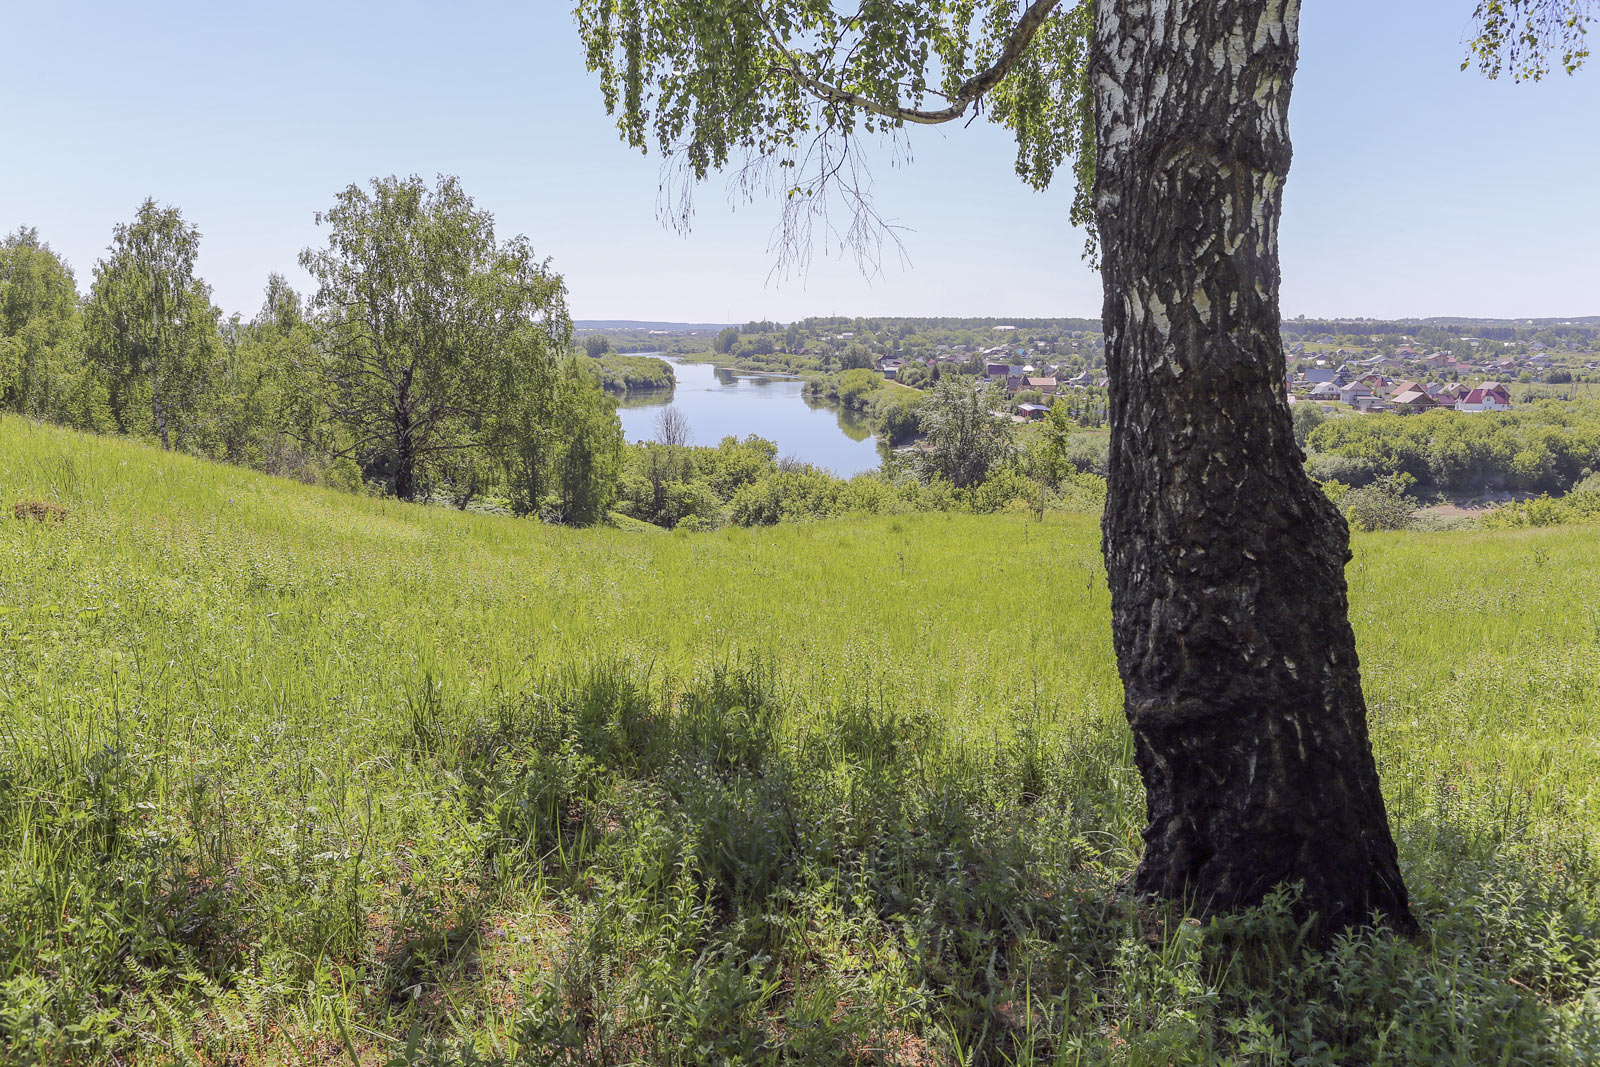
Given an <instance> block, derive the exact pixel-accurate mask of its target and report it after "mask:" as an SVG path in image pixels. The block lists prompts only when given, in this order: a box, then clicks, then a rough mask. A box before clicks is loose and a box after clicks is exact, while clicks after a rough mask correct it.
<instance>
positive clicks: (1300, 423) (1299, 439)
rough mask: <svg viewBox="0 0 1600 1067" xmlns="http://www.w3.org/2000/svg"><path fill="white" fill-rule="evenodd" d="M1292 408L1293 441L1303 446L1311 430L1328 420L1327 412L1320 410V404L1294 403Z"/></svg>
mask: <svg viewBox="0 0 1600 1067" xmlns="http://www.w3.org/2000/svg"><path fill="white" fill-rule="evenodd" d="M1292 410H1293V416H1292V417H1293V419H1294V443H1295V444H1297V445H1299V446H1300V447H1301V448H1305V447H1306V441H1307V439H1308V438H1310V436H1311V431H1312V430H1315V429H1316V428H1317V427H1318V426H1321V425H1322V424H1323V423H1324V422H1327V421H1328V413H1327V412H1325V411H1323V410H1322V405H1321V404H1296V405H1294V408H1293V409H1292Z"/></svg>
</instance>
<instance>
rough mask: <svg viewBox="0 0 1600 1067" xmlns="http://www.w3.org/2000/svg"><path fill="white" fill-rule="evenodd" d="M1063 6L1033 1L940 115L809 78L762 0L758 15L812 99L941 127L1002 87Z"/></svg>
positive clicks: (1052, 1)
mask: <svg viewBox="0 0 1600 1067" xmlns="http://www.w3.org/2000/svg"><path fill="white" fill-rule="evenodd" d="M1059 4H1060V0H1033V3H1032V4H1030V5H1029V6H1028V9H1027V10H1026V11H1024V12H1023V13H1022V18H1021V19H1020V20H1018V22H1017V25H1016V28H1015V29H1013V30H1012V31H1011V36H1010V37H1008V38H1007V39H1006V46H1005V49H1004V50H1003V51H1002V52H1001V53H1000V57H999V58H998V59H996V60H995V61H994V63H993V64H991V65H990V66H989V67H988V68H987V69H985V70H981V71H979V72H978V73H977V74H974V75H973V76H972V77H970V78H968V79H967V80H966V81H964V82H962V83H961V88H960V90H958V91H957V93H956V95H955V96H954V97H951V98H949V99H950V106H949V107H944V108H940V109H939V110H937V111H924V110H922V109H921V108H911V107H902V106H900V105H899V104H881V103H879V102H878V101H876V100H872V99H869V98H868V97H865V96H862V95H861V94H860V93H852V92H850V91H849V90H847V89H841V88H839V87H838V86H837V85H833V84H830V83H828V82H825V81H823V80H822V79H820V78H816V77H813V76H811V75H810V74H807V73H806V72H805V71H803V70H801V69H800V61H799V59H798V58H797V57H796V56H795V54H794V53H793V52H791V51H789V46H788V45H787V44H785V43H784V40H783V38H782V37H781V36H779V34H778V31H777V28H776V27H774V26H773V24H772V20H771V19H770V18H768V17H767V12H766V9H765V8H764V7H763V6H762V5H761V3H760V0H754V6H755V10H756V14H757V16H758V17H759V18H760V19H761V25H762V26H763V27H765V28H766V31H767V37H768V38H769V39H770V40H771V42H772V47H773V48H775V49H777V50H778V52H779V53H780V54H781V55H782V56H783V57H784V59H785V60H787V66H786V68H785V70H786V72H787V73H788V75H789V76H790V77H791V78H793V79H794V80H795V81H797V82H799V83H800V85H802V86H803V87H804V88H806V89H807V90H809V91H810V92H811V94H812V95H814V96H816V97H817V98H819V99H821V100H826V101H828V102H829V103H833V104H843V105H845V106H847V107H854V108H860V109H861V110H863V111H870V112H871V113H872V114H874V115H882V116H883V117H884V118H888V119H894V120H896V121H898V122H914V123H919V124H921V125H924V126H937V125H939V124H940V123H945V122H953V121H954V120H956V119H959V118H960V117H961V116H963V115H965V114H966V113H967V108H968V107H970V106H971V105H972V103H973V101H975V100H977V99H978V98H980V97H981V96H983V94H985V93H987V92H988V91H989V90H990V89H993V88H994V87H995V86H996V85H998V84H1000V81H1001V80H1002V79H1003V78H1005V76H1006V75H1007V74H1009V73H1011V68H1012V67H1014V66H1016V63H1017V60H1018V59H1020V58H1022V54H1023V53H1024V52H1026V51H1027V50H1028V46H1029V45H1031V44H1032V43H1033V39H1034V37H1035V36H1037V35H1038V33H1039V28H1040V27H1041V26H1043V25H1044V22H1045V19H1047V18H1049V17H1050V13H1051V12H1052V11H1054V10H1055V9H1056V7H1057V6H1058V5H1059Z"/></svg>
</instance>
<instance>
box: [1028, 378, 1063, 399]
mask: <svg viewBox="0 0 1600 1067" xmlns="http://www.w3.org/2000/svg"><path fill="white" fill-rule="evenodd" d="M1027 381H1028V388H1029V389H1037V390H1039V392H1041V393H1043V394H1044V395H1045V396H1054V395H1055V393H1056V384H1057V383H1056V380H1055V379H1054V378H1029V379H1028V380H1027Z"/></svg>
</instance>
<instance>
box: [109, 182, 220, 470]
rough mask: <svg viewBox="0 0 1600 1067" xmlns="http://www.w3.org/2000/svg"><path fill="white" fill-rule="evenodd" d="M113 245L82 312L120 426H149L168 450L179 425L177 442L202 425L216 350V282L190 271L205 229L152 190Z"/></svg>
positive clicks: (119, 229) (121, 227)
mask: <svg viewBox="0 0 1600 1067" xmlns="http://www.w3.org/2000/svg"><path fill="white" fill-rule="evenodd" d="M108 251H109V253H110V254H109V255H108V256H107V257H106V258H105V259H102V260H100V261H99V262H98V263H96V264H95V279H94V285H93V287H92V289H91V290H90V293H89V301H88V306H87V308H86V310H85V315H84V326H85V332H86V334H87V344H88V350H89V354H90V356H91V358H92V359H94V361H95V362H96V364H97V366H98V367H99V368H100V369H101V371H102V372H103V373H104V374H105V375H106V378H107V381H108V386H109V392H110V409H111V415H112V417H113V419H114V420H115V422H116V425H117V428H118V429H120V430H121V431H122V432H124V433H130V432H141V431H145V430H147V429H148V430H153V431H154V433H155V434H156V436H157V437H159V438H160V440H161V447H162V448H168V449H170V448H171V447H172V437H173V435H174V434H176V435H177V437H178V439H179V440H180V442H181V441H182V440H183V439H184V437H185V436H186V435H187V434H189V433H190V432H192V431H193V430H194V429H195V428H196V427H195V421H196V415H197V413H198V409H199V407H200V404H201V402H202V400H203V398H204V394H205V391H206V389H207V387H208V384H209V378H210V375H211V371H212V368H213V364H214V363H215V361H216V359H217V358H218V355H219V351H220V341H219V338H218V336H217V317H218V311H217V309H216V308H214V307H212V305H211V289H210V287H209V286H207V285H206V284H205V282H203V281H201V280H200V279H199V278H197V277H195V273H194V261H195V256H196V255H197V254H198V253H199V251H200V231H199V229H198V228H196V227H195V226H193V225H192V224H190V223H187V222H185V221H184V219H183V213H182V212H181V211H179V210H178V209H177V208H175V207H166V208H161V207H157V206H156V202H155V200H153V199H146V200H145V202H144V203H143V204H141V205H140V206H139V213H138V215H137V216H136V217H135V219H134V221H133V222H131V223H122V224H119V225H118V226H117V227H116V229H115V231H114V232H113V236H112V241H111V246H110V248H109V249H108ZM146 411H148V421H147V418H146V414H145V412H146Z"/></svg>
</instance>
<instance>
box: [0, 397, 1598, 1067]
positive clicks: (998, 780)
mask: <svg viewBox="0 0 1600 1067" xmlns="http://www.w3.org/2000/svg"><path fill="white" fill-rule="evenodd" d="M22 500H43V501H50V502H54V503H58V504H60V505H62V506H64V507H65V508H66V509H67V511H68V513H69V514H68V517H67V519H66V521H65V522H32V521H24V520H20V519H19V520H13V519H9V518H6V519H4V521H0V700H3V701H4V708H3V711H0V1043H3V1044H0V1047H3V1049H4V1050H5V1056H6V1059H7V1062H18V1063H26V1062H54V1063H68V1062H70V1063H81V1062H116V1063H122V1064H126V1063H131V1062H140V1063H153V1062H197V1063H299V1062H336V1061H342V1062H346V1063H348V1062H352V1061H355V1062H359V1063H390V1062H398V1063H411V1062H438V1063H470V1062H524V1063H548V1062H570V1063H684V1064H690V1063H714V1062H726V1063H776V1062H793V1063H835V1062H838V1063H874V1062H881V1063H904V1064H911V1063H928V1064H955V1063H1176V1062H1192V1063H1215V1062H1237V1063H1263V1064H1265V1063H1285V1064H1287V1063H1348V1062H1383V1063H1414V1062H1446V1063H1482V1062H1494V1063H1584V1062H1593V1061H1594V1059H1595V1057H1596V1056H1597V1055H1600V980H1597V977H1596V958H1597V951H1600V892H1597V890H1596V884H1595V867H1594V863H1593V860H1592V854H1593V846H1594V844H1595V836H1596V830H1597V828H1600V807H1597V805H1600V785H1597V781H1600V739H1597V736H1596V730H1595V724H1596V723H1597V722H1600V690H1597V686H1596V683H1597V676H1596V654H1597V652H1600V573H1597V572H1600V552H1597V548H1600V536H1597V531H1595V530H1592V529H1587V528H1582V527H1560V528H1552V529H1542V530H1528V531H1501V532H1476V531H1464V532H1451V533H1436V534H1417V533H1402V534H1387V535H1369V536H1363V537H1360V538H1358V539H1357V541H1356V545H1355V551H1356V558H1355V560H1354V562H1353V563H1352V564H1351V566H1350V569H1349V578H1350V583H1351V595H1352V609H1353V615H1354V621H1355V625H1356V628H1357V633H1358V639H1359V647H1360V651H1361V654H1362V658H1363V666H1364V675H1365V679H1366V686H1367V693H1368V698H1369V702H1370V704H1371V707H1372V716H1373V738H1374V745H1375V748H1376V751H1377V754H1378V759H1379V762H1380V767H1381V770H1382V773H1383V778H1384V785H1385V789H1386V793H1387V797H1388V801H1389V805H1390V811H1391V815H1392V817H1393V820H1394V823H1395V827H1396V833H1397V836H1398V839H1399V841H1400V845H1401V851H1402V861H1403V865H1404V868H1405V872H1406V875H1407V878H1408V880H1409V882H1410V884H1411V887H1412V890H1413V894H1414V896H1415V897H1416V900H1417V905H1418V912H1419V917H1420V918H1421V919H1422V921H1423V923H1424V925H1425V927H1426V933H1425V934H1424V936H1423V937H1422V938H1421V939H1419V940H1417V941H1414V942H1410V941H1396V940H1394V939H1392V938H1389V937H1388V936H1387V935H1384V934H1381V933H1380V934H1371V933H1368V934H1360V935H1355V936H1351V937H1347V938H1344V939H1342V940H1341V941H1340V942H1339V943H1338V944H1337V945H1336V946H1335V948H1334V950H1333V951H1331V952H1329V953H1317V952H1313V951H1311V950H1310V949H1309V948H1308V947H1307V946H1306V945H1305V944H1304V941H1303V938H1302V937H1301V931H1300V930H1299V929H1298V928H1297V927H1296V925H1295V922H1294V920H1293V918H1292V917H1291V916H1292V909H1291V907H1290V903H1289V900H1288V899H1287V897H1286V896H1284V897H1280V898H1278V899H1275V900H1274V901H1272V902H1270V903H1269V904H1268V905H1267V906H1265V907H1263V908H1260V909H1257V910H1255V911H1252V912H1250V913H1248V914H1245V915H1242V916H1237V917H1232V918H1229V919H1226V920H1219V921H1216V922H1213V923H1208V924H1205V925H1201V924H1198V923H1196V922H1194V921H1193V920H1186V919H1185V918H1184V917H1183V916H1182V915H1181V914H1179V913H1177V912H1174V911H1172V910H1171V909H1166V908H1160V907H1154V906H1150V905H1146V904H1140V903H1137V902H1131V901H1127V900H1125V899H1123V898H1122V897H1121V896H1120V894H1119V893H1118V890H1117V887H1118V883H1119V881H1120V879H1121V878H1122V877H1123V876H1124V875H1126V874H1127V872H1128V871H1130V870H1131V869H1132V866H1133V865H1134V864H1135V863H1136V862H1137V858H1138V854H1139V848H1140V841H1139V831H1140V829H1141V826H1142V820H1141V814H1142V803H1143V797H1142V792H1141V789H1140V787H1139V783H1138V778H1137V775H1136V773H1135V772H1134V771H1133V769H1132V766H1131V760H1130V742H1129V739H1128V736H1127V730H1126V727H1125V726H1124V725H1123V723H1122V719H1121V711H1120V703H1119V702H1120V697H1121V693H1120V686H1119V683H1118V681H1117V676H1116V671H1115V667H1114V663H1113V661H1112V658H1111V654H1110V641H1109V632H1108V617H1109V604H1108V596H1107V592H1106V584H1105V577H1104V570H1103V566H1102V564H1101V562H1100V559H1099V550H1098V530H1097V523H1096V520H1095V519H1094V518H1093V517H1090V516H1079V515H1054V514H1053V515H1050V516H1048V517H1047V519H1046V521H1044V522H1043V523H1037V522H1034V521H1032V520H1031V519H1028V518H1025V517H1021V516H1007V515H998V516H966V515H950V514H932V515H905V516H896V517H873V518H860V519H844V520H838V521H830V522H827V523H819V524H814V525H799V526H783V527H776V528H765V529H756V530H743V529H730V530H723V531H718V532H716V533H710V534H706V533H696V534H687V533H661V532H655V533H641V532H632V531H621V530H594V531H572V530H565V529H559V528H552V527H545V526H541V525H539V524H537V523H533V522H527V521H517V520H511V519H506V518H499V517H493V516H477V515H470V514H461V513H456V512H452V511H447V510H444V509H438V508H424V507H418V506H411V505H403V504H398V503H395V502H392V501H384V500H376V499H366V498H359V497H354V496H349V495H341V494H338V493H335V492H331V491H326V490H320V489H315V488H307V487H304V486H299V485H295V484H292V483H288V482H285V481H281V480H276V479H272V478H267V477H264V476H261V475H256V474H252V473H249V472H245V471H241V470H237V469H233V468H229V467H224V466H219V465H214V464H209V463H205V462H201V461H197V460H193V459H188V458H185V457H181V456H171V455H165V454H162V453H160V452H158V451H155V450H152V449H149V448H146V447H142V446H139V445H134V444H130V443H127V442H122V441H116V440H110V439H103V438H95V437H90V436H84V435H79V434H74V433H70V432H66V431H61V430H56V429H51V428H43V427H38V426H35V425H32V424H30V423H27V422H24V421H22V420H18V419H14V418H6V419H3V420H0V504H3V505H5V507H4V509H3V510H0V515H5V516H9V515H10V505H11V504H12V503H14V502H17V501H22Z"/></svg>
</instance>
